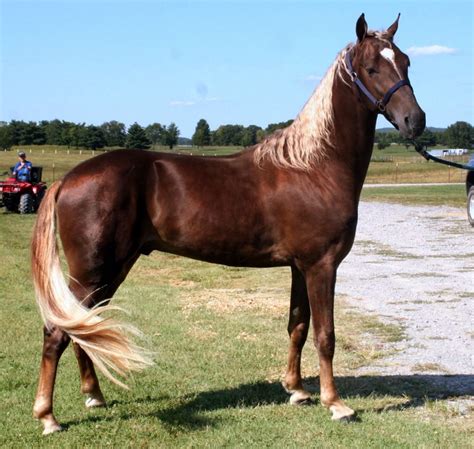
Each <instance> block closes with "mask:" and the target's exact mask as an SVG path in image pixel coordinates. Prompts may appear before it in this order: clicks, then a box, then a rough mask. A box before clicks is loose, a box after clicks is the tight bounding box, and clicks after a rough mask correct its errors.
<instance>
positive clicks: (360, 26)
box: [356, 13, 368, 42]
mask: <svg viewBox="0 0 474 449" xmlns="http://www.w3.org/2000/svg"><path fill="white" fill-rule="evenodd" d="M367 28H368V27H367V22H366V21H365V15H364V13H362V14H361V15H360V17H359V19H358V20H357V24H356V33H357V39H359V42H362V41H363V40H364V37H365V35H366V34H367Z"/></svg>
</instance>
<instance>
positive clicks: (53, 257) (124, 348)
mask: <svg viewBox="0 0 474 449" xmlns="http://www.w3.org/2000/svg"><path fill="white" fill-rule="evenodd" d="M60 186H61V181H58V182H55V183H54V184H53V185H52V186H51V187H50V188H49V189H48V191H47V193H46V196H45V197H44V199H43V201H42V204H41V207H40V210H39V213H38V217H37V220H36V225H35V228H34V232H33V241H32V245H31V255H32V273H33V282H34V286H35V291H36V301H37V303H38V306H39V309H40V312H41V316H42V317H43V321H44V323H45V325H46V326H47V327H49V328H52V327H57V328H59V329H61V330H63V331H64V332H66V333H67V334H68V335H69V337H70V338H71V339H72V340H73V341H74V342H75V343H77V344H79V345H80V346H81V347H82V349H84V351H85V352H86V353H87V354H88V355H89V357H90V358H91V360H92V361H93V362H94V364H95V365H96V367H97V368H98V369H99V370H100V371H102V373H103V374H104V375H105V376H106V377H108V378H109V379H110V380H112V381H113V382H115V383H116V384H118V385H120V386H122V387H124V388H127V386H126V385H125V384H123V383H122V382H121V381H119V380H118V379H116V378H115V377H114V376H113V375H112V373H111V371H114V372H115V373H117V374H119V375H121V376H124V375H126V374H127V373H129V372H131V371H138V370H140V369H143V368H144V367H146V366H148V365H151V364H152V362H151V360H150V358H149V356H148V354H147V353H146V352H145V351H144V350H143V349H142V348H140V347H138V346H136V345H135V344H134V343H133V342H132V341H131V340H130V338H129V337H130V334H132V335H133V334H135V335H137V334H139V332H138V331H137V330H136V329H135V328H133V327H131V326H128V325H123V324H119V323H117V322H116V321H114V320H112V319H110V318H106V319H104V318H102V317H101V316H100V315H99V313H103V312H106V311H110V310H117V309H118V307H115V306H111V305H107V306H100V305H99V307H94V308H92V309H88V308H86V307H84V306H83V305H82V304H81V303H80V302H79V301H78V299H77V298H76V297H75V296H74V295H73V294H72V292H71V290H70V289H69V287H68V285H67V283H66V280H65V278H64V275H63V273H62V270H61V265H60V259H59V251H58V245H57V241H56V197H57V195H58V191H59V188H60Z"/></svg>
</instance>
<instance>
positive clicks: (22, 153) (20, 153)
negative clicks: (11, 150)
mask: <svg viewBox="0 0 474 449" xmlns="http://www.w3.org/2000/svg"><path fill="white" fill-rule="evenodd" d="M18 156H19V157H22V156H26V154H25V152H24V151H19V152H18Z"/></svg>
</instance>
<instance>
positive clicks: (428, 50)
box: [407, 45, 457, 56]
mask: <svg viewBox="0 0 474 449" xmlns="http://www.w3.org/2000/svg"><path fill="white" fill-rule="evenodd" d="M407 53H408V54H409V55H410V56H426V55H452V54H453V53H457V49H456V48H451V47H446V46H444V45H427V46H425V47H410V48H409V49H408V50H407Z"/></svg>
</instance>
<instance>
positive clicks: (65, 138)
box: [0, 120, 180, 150]
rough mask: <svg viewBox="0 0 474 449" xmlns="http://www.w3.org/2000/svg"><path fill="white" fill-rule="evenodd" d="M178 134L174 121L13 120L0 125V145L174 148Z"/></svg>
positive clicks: (2, 146)
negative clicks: (93, 122)
mask: <svg viewBox="0 0 474 449" xmlns="http://www.w3.org/2000/svg"><path fill="white" fill-rule="evenodd" d="M179 134H180V132H179V129H178V127H177V126H176V125H175V124H174V123H170V124H169V125H168V126H166V125H162V124H160V123H152V124H151V125H148V126H147V127H145V128H143V127H141V126H140V125H139V124H138V123H134V124H133V125H131V126H130V127H129V128H128V129H127V128H126V126H125V124H124V123H121V122H118V121H115V120H113V121H110V122H105V123H102V125H100V126H95V125H86V124H85V123H73V122H67V121H64V120H51V121H48V120H42V121H40V122H24V121H21V120H12V121H11V122H9V123H2V126H0V148H2V149H8V148H10V147H12V146H13V145H17V146H18V145H19V146H21V145H66V146H68V147H76V148H79V147H83V148H84V147H85V148H89V149H93V150H96V149H99V148H104V147H118V148H137V149H146V148H150V146H151V145H166V146H168V147H170V148H173V146H175V145H176V144H177V143H178V137H179Z"/></svg>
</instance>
